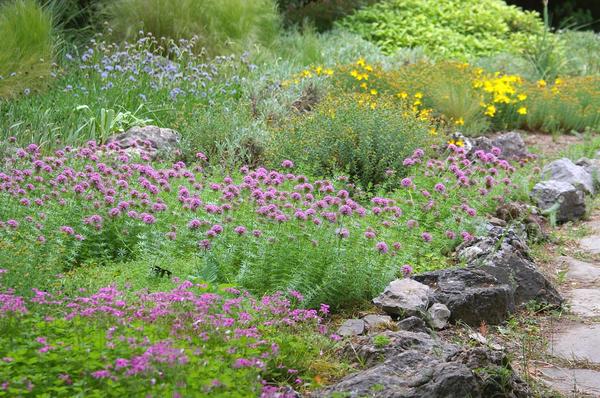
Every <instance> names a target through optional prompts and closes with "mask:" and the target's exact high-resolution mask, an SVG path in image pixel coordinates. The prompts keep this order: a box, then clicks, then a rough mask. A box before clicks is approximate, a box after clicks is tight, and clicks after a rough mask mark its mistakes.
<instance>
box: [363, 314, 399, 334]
mask: <svg viewBox="0 0 600 398" xmlns="http://www.w3.org/2000/svg"><path fill="white" fill-rule="evenodd" d="M362 320H363V321H364V322H365V327H366V328H367V330H368V331H373V330H377V329H381V328H385V327H386V326H387V325H391V323H392V317H390V316H388V315H378V314H369V315H367V316H365V317H363V318H362Z"/></svg>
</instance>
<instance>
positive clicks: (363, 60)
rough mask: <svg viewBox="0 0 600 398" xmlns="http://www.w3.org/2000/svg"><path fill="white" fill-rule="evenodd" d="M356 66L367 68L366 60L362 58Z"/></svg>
mask: <svg viewBox="0 0 600 398" xmlns="http://www.w3.org/2000/svg"><path fill="white" fill-rule="evenodd" d="M356 65H358V66H365V65H366V61H365V59H364V58H363V57H360V58H359V59H358V61H356Z"/></svg>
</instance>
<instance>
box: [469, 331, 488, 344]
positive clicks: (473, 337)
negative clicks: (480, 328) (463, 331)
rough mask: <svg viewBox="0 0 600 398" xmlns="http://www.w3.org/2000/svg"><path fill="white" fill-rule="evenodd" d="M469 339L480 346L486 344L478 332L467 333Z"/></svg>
mask: <svg viewBox="0 0 600 398" xmlns="http://www.w3.org/2000/svg"><path fill="white" fill-rule="evenodd" d="M469 338H470V339H471V340H475V341H476V342H478V343H480V344H487V339H486V338H485V336H484V335H482V334H481V333H479V332H473V333H469Z"/></svg>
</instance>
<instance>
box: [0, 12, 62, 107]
mask: <svg viewBox="0 0 600 398" xmlns="http://www.w3.org/2000/svg"><path fill="white" fill-rule="evenodd" d="M53 34H54V32H53V22H52V15H51V13H50V12H49V11H48V10H44V9H43V8H42V7H41V6H40V5H39V4H38V2H36V1H35V0H15V1H9V2H6V3H2V4H0V38H1V39H0V40H1V42H2V44H1V45H0V76H1V77H0V98H7V97H14V96H16V95H19V94H23V93H24V94H28V93H29V92H31V91H32V90H37V89H39V88H41V87H43V86H44V85H45V84H46V82H47V79H48V77H49V75H50V73H51V68H52V53H53Z"/></svg>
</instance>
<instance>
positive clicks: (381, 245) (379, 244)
mask: <svg viewBox="0 0 600 398" xmlns="http://www.w3.org/2000/svg"><path fill="white" fill-rule="evenodd" d="M375 248H376V249H377V251H379V253H381V254H385V253H387V252H388V249H389V248H388V245H387V243H385V242H377V243H376V244H375Z"/></svg>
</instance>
